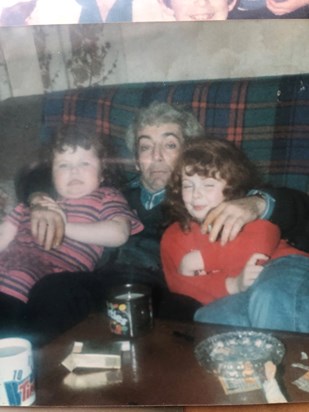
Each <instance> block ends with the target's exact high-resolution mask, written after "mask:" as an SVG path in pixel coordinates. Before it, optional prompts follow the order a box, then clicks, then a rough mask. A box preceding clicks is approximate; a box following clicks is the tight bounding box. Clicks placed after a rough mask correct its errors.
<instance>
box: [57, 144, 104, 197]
mask: <svg viewBox="0 0 309 412" xmlns="http://www.w3.org/2000/svg"><path fill="white" fill-rule="evenodd" d="M52 173H53V182H54V186H55V189H56V191H57V193H58V194H59V195H60V196H62V197H64V198H67V199H78V198H80V197H83V196H86V195H88V194H90V193H91V192H93V191H94V190H96V189H97V188H98V187H99V186H100V183H101V181H103V179H102V174H101V162H100V159H99V158H98V156H97V153H96V151H95V150H94V149H93V148H90V149H89V150H86V149H83V148H82V147H80V146H78V147H77V148H76V149H73V148H72V147H67V148H66V149H65V150H64V152H55V155H54V159H53V167H52Z"/></svg>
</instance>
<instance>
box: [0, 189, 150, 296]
mask: <svg viewBox="0 0 309 412" xmlns="http://www.w3.org/2000/svg"><path fill="white" fill-rule="evenodd" d="M58 204H59V206H60V207H61V208H62V209H63V211H64V212H65V214H66V218H67V221H68V222H70V223H91V222H99V221H104V220H110V219H112V218H114V217H115V216H125V217H127V218H128V219H129V220H130V222H131V235H132V234H135V233H138V232H140V231H141V230H142V229H143V225H142V223H141V222H140V221H139V220H138V218H137V216H136V214H135V213H134V212H132V211H131V210H130V208H129V206H128V204H127V201H126V200H125V198H124V197H123V196H122V194H121V193H120V192H119V191H118V190H116V189H113V188H110V187H101V188H99V189H97V190H95V191H94V192H92V193H91V194H89V195H87V196H85V197H83V198H80V199H63V200H60V201H59V202H58ZM30 217H31V216H30V210H29V208H28V207H26V206H25V205H23V204H19V205H18V206H17V207H16V208H15V209H14V210H13V211H12V212H11V214H10V215H8V216H7V217H6V219H7V220H8V221H10V222H11V223H13V224H14V225H16V226H17V227H18V232H17V235H16V237H15V239H14V240H13V241H12V242H11V244H10V245H9V246H8V248H7V249H6V250H5V251H3V252H2V253H1V254H0V292H2V293H6V294H8V295H11V296H13V297H15V298H17V299H20V300H22V301H24V302H27V300H28V294H29V291H30V289H31V288H32V287H33V285H34V284H35V283H36V282H37V281H38V280H39V279H41V278H42V277H43V276H44V275H47V274H50V273H59V272H64V271H70V272H77V271H91V270H93V268H94V266H95V264H96V262H97V261H98V260H99V258H100V256H101V254H102V252H103V250H104V247H103V246H99V245H94V244H86V243H82V242H80V241H76V240H73V239H69V238H68V237H65V238H64V240H63V242H62V244H61V245H60V246H59V247H58V248H54V249H52V250H48V251H46V250H44V249H43V248H42V247H41V246H40V245H39V244H38V243H37V242H36V239H34V238H33V236H32V234H31V221H30Z"/></svg>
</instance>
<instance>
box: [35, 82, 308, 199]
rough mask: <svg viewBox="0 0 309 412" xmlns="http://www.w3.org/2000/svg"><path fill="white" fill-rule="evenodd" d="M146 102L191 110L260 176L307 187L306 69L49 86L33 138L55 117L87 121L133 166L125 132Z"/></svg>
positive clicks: (55, 121) (52, 123)
mask: <svg viewBox="0 0 309 412" xmlns="http://www.w3.org/2000/svg"><path fill="white" fill-rule="evenodd" d="M152 101H160V102H161V101H163V102H168V103H171V104H177V105H181V106H182V107H184V108H186V109H188V110H190V111H192V112H193V113H194V114H195V115H196V117H197V119H198V120H199V122H200V123H201V124H202V125H203V126H204V127H205V130H206V133H207V134H210V135H212V136H215V137H218V138H225V139H228V140H230V141H233V142H235V143H236V144H237V145H239V146H240V147H241V148H242V149H243V150H244V151H245V152H246V153H247V155H248V156H249V158H251V159H252V160H253V161H255V162H256V163H257V164H258V166H259V168H260V169H261V171H262V173H263V175H264V177H265V179H266V181H268V182H270V183H272V184H274V185H276V186H287V187H292V188H296V189H300V190H303V191H307V192H309V177H308V176H309V74H306V75H295V76H276V77H266V78H253V79H236V80H200V81H183V82H169V83H165V82H162V83H139V84H126V85H116V86H100V87H91V88H83V89H78V90H69V91H64V92H53V93H49V94H46V96H45V99H44V106H43V126H42V133H41V137H42V139H43V140H47V139H48V138H49V136H50V133H51V131H52V129H53V128H54V127H57V126H58V125H59V124H60V123H62V122H64V123H67V122H79V121H83V122H87V123H94V124H95V125H96V128H97V131H98V132H100V133H103V134H104V136H106V138H108V139H113V145H115V148H116V151H117V155H118V156H120V157H121V158H122V159H124V160H126V163H127V164H129V165H131V170H133V169H132V168H133V154H132V153H130V151H129V150H128V148H127V146H126V142H125V132H126V129H127V127H128V126H129V124H130V123H131V122H132V121H133V119H134V116H135V114H136V112H137V111H138V110H139V109H140V108H141V107H145V106H148V105H149V104H150V103H151V102H152ZM127 161H128V162H127ZM129 169H130V167H129Z"/></svg>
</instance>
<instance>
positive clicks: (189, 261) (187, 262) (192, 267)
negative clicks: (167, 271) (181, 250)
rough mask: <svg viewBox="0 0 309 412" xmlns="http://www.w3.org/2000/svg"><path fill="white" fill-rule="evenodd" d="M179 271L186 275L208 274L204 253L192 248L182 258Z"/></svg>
mask: <svg viewBox="0 0 309 412" xmlns="http://www.w3.org/2000/svg"><path fill="white" fill-rule="evenodd" d="M178 272H179V273H180V274H181V275H184V276H197V275H206V272H205V268H204V262H203V258H202V254H201V252H200V251H199V250H192V251H191V252H189V253H187V254H186V255H184V257H183V258H182V260H181V262H180V264H179V267H178Z"/></svg>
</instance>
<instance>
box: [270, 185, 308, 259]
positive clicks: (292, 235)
mask: <svg viewBox="0 0 309 412" xmlns="http://www.w3.org/2000/svg"><path fill="white" fill-rule="evenodd" d="M265 190H267V192H268V193H269V194H270V195H271V196H272V197H273V198H274V199H276V203H275V207H274V211H273V213H272V215H271V217H270V219H269V220H270V221H271V222H273V223H275V224H276V225H278V226H279V227H280V229H281V237H282V238H284V239H287V241H288V242H289V243H290V244H291V245H293V246H295V247H296V248H298V249H301V250H304V251H306V252H309V195H308V194H307V193H305V192H301V191H300V190H295V189H290V188H285V187H281V188H271V189H265Z"/></svg>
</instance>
